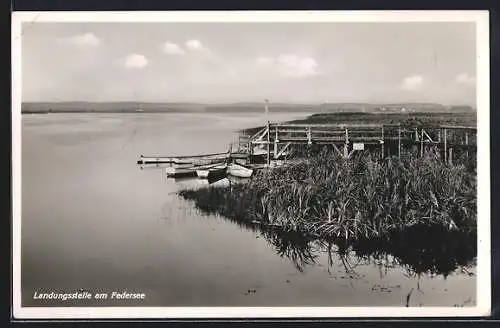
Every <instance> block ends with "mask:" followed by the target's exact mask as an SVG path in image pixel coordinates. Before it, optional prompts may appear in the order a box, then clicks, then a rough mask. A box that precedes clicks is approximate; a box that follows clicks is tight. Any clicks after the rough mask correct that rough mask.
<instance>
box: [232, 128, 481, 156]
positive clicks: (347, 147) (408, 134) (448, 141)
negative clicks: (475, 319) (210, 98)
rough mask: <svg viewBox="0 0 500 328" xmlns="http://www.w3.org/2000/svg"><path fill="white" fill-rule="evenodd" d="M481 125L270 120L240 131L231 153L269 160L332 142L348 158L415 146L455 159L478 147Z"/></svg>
mask: <svg viewBox="0 0 500 328" xmlns="http://www.w3.org/2000/svg"><path fill="white" fill-rule="evenodd" d="M476 143H477V128H476V127H470V126H449V125H429V126H419V127H413V128H409V127H405V126H403V125H401V124H290V123H268V124H267V125H266V126H264V127H262V128H261V129H260V130H259V131H257V132H256V133H254V134H253V135H250V134H247V133H244V132H242V133H240V135H239V140H238V142H237V143H236V144H234V145H232V147H231V151H230V153H231V154H233V153H234V155H232V156H235V155H236V154H239V156H241V157H244V156H245V155H247V156H248V157H250V158H251V157H252V156H253V157H255V156H264V157H265V161H266V162H267V164H270V163H271V161H272V160H277V159H281V158H283V157H285V156H286V154H287V152H288V151H289V150H290V149H291V148H292V147H293V146H294V145H314V144H320V145H331V146H332V147H333V148H334V149H335V151H336V152H337V153H338V154H339V155H340V156H341V157H342V158H345V159H348V158H350V157H351V156H352V154H353V153H354V152H356V151H364V150H373V149H379V153H380V154H381V156H382V157H386V156H389V155H397V156H401V154H402V152H403V151H408V150H412V151H413V152H416V153H417V154H418V156H424V154H425V152H426V151H427V150H430V149H433V150H436V151H437V152H438V153H439V154H440V156H441V158H442V159H443V160H444V161H447V162H448V163H453V158H454V156H456V155H457V154H465V155H466V156H470V155H472V154H473V153H475V151H476Z"/></svg>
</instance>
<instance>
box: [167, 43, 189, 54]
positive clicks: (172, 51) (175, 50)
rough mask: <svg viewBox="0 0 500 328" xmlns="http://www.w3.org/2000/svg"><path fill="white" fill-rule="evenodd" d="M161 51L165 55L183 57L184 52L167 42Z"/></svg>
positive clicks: (177, 46)
mask: <svg viewBox="0 0 500 328" xmlns="http://www.w3.org/2000/svg"><path fill="white" fill-rule="evenodd" d="M162 50H163V52H164V53H166V54H167V55H183V54H184V53H185V51H184V50H183V49H182V48H181V47H180V46H179V45H178V44H175V43H172V42H168V41H166V42H165V43H164V44H163V45H162Z"/></svg>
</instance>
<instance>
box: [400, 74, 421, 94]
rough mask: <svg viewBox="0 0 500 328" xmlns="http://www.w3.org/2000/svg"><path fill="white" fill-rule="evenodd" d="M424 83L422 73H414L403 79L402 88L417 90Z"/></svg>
mask: <svg viewBox="0 0 500 328" xmlns="http://www.w3.org/2000/svg"><path fill="white" fill-rule="evenodd" d="M423 83H424V78H423V77H422V76H420V75H412V76H408V77H406V78H404V79H403V83H402V85H401V88H403V89H404V90H416V89H419V88H420V87H421V86H422V84H423Z"/></svg>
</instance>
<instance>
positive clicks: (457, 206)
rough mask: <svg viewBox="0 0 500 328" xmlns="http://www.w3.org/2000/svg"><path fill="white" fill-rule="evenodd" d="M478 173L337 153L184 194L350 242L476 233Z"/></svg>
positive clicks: (220, 210) (247, 218)
mask: <svg viewBox="0 0 500 328" xmlns="http://www.w3.org/2000/svg"><path fill="white" fill-rule="evenodd" d="M476 183H477V182H476V175H475V174H474V172H471V170H470V168H469V167H468V166H467V165H463V164H460V165H448V164H445V163H443V162H442V161H441V160H439V159H438V156H436V154H434V153H432V152H429V153H426V154H425V156H424V157H421V158H416V157H415V156H411V155H407V156H402V158H397V157H389V158H385V159H381V158H380V156H378V155H377V154H376V153H373V154H370V153H368V154H366V153H364V154H362V155H360V156H354V157H353V158H351V159H349V160H343V159H341V158H339V157H338V156H336V154H335V153H334V152H332V151H330V150H323V151H321V152H319V153H316V154H314V155H312V156H309V157H307V158H304V160H303V161H302V162H299V163H297V164H295V165H293V166H288V167H283V168H274V169H269V170H261V171H259V172H257V174H256V175H255V176H254V177H253V178H252V179H251V180H250V181H248V182H247V183H244V184H233V185H231V186H230V187H213V188H205V189H199V190H182V191H180V195H181V196H182V197H184V198H186V199H190V200H193V201H194V202H195V204H196V206H197V207H198V208H199V209H201V210H202V211H204V212H207V213H217V214H220V215H223V216H225V217H228V218H230V219H232V220H234V221H242V222H248V223H257V224H261V225H266V226H274V227H279V229H280V230H282V231H285V232H301V233H304V234H307V235H311V236H314V237H318V238H329V239H331V238H333V239H337V240H338V239H342V240H347V241H352V240H358V239H379V238H389V237H390V236H394V234H395V233H398V232H404V231H405V230H406V229H408V228H410V227H413V226H422V225H424V226H439V227H441V228H444V229H446V230H448V231H475V228H476V203H477V200H476Z"/></svg>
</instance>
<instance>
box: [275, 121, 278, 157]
mask: <svg viewBox="0 0 500 328" xmlns="http://www.w3.org/2000/svg"><path fill="white" fill-rule="evenodd" d="M274 132H275V136H274V159H277V158H278V142H279V140H278V126H275V127H274Z"/></svg>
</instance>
